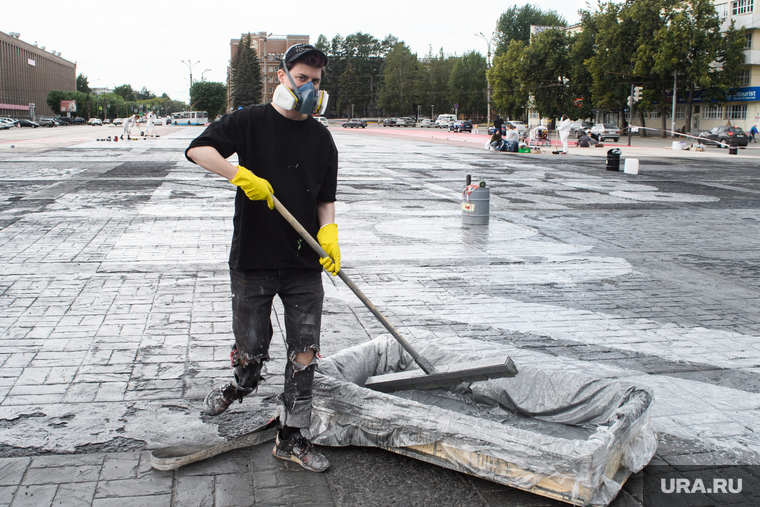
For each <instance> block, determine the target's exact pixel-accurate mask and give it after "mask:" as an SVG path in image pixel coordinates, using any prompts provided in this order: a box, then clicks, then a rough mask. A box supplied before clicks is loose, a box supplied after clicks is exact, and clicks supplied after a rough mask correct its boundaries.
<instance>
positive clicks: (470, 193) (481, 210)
mask: <svg viewBox="0 0 760 507" xmlns="http://www.w3.org/2000/svg"><path fill="white" fill-rule="evenodd" d="M490 203H491V189H490V187H488V186H486V182H485V181H481V182H480V183H477V184H474V185H467V186H466V187H464V190H463V191H462V225H488V214H489V206H490Z"/></svg>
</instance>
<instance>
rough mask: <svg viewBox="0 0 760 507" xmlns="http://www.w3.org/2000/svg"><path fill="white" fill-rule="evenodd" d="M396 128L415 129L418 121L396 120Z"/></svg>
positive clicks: (409, 119)
mask: <svg viewBox="0 0 760 507" xmlns="http://www.w3.org/2000/svg"><path fill="white" fill-rule="evenodd" d="M396 126H397V127H415V126H417V121H416V120H415V119H414V118H409V117H405V118H396Z"/></svg>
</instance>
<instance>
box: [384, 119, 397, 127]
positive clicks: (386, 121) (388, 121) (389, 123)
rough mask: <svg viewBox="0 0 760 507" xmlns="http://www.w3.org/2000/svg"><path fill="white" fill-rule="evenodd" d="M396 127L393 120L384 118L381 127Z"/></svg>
mask: <svg viewBox="0 0 760 507" xmlns="http://www.w3.org/2000/svg"><path fill="white" fill-rule="evenodd" d="M395 125H396V119H395V118H386V119H384V120H383V127H394V126H395Z"/></svg>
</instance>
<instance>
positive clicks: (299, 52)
mask: <svg viewBox="0 0 760 507" xmlns="http://www.w3.org/2000/svg"><path fill="white" fill-rule="evenodd" d="M311 53H314V54H315V55H316V56H318V57H319V59H320V60H321V62H322V66H323V67H326V66H327V55H325V54H324V53H323V52H322V51H320V50H318V49H317V48H315V47H314V46H312V45H311V44H294V45H292V46H290V47H289V48H288V50H287V51H285V56H284V57H283V58H282V60H280V67H282V66H283V65H285V64H286V63H293V62H295V61H296V60H300V59H301V58H303V57H304V56H306V55H308V54H311Z"/></svg>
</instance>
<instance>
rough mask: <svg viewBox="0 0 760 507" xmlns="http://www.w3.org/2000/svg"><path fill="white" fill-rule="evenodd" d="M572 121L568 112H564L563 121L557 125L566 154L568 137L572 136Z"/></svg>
mask: <svg viewBox="0 0 760 507" xmlns="http://www.w3.org/2000/svg"><path fill="white" fill-rule="evenodd" d="M572 123H573V122H571V121H570V118H568V117H567V115H566V114H563V115H562V122H561V123H560V124H559V126H558V127H557V132H559V140H560V141H562V153H563V154H565V155H567V150H568V143H567V138H568V137H570V125H571V124H572Z"/></svg>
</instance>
